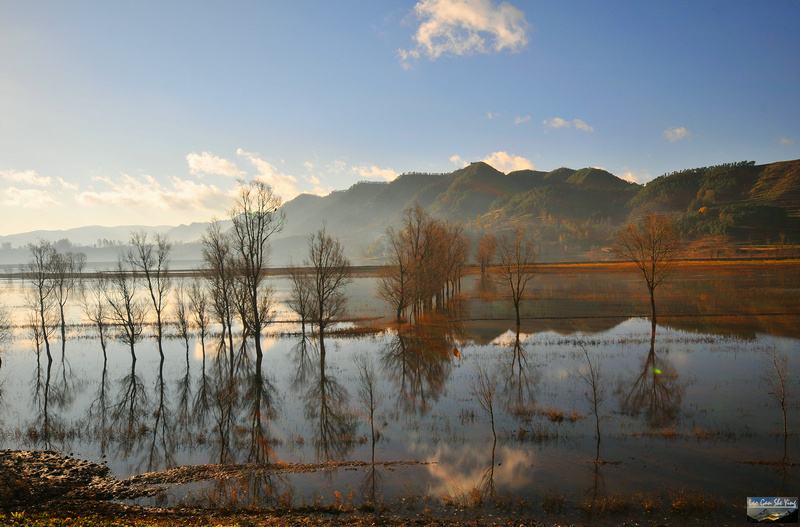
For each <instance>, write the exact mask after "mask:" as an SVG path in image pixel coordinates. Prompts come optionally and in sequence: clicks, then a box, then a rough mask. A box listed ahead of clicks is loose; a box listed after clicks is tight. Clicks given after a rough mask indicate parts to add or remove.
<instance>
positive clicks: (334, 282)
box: [25, 181, 678, 359]
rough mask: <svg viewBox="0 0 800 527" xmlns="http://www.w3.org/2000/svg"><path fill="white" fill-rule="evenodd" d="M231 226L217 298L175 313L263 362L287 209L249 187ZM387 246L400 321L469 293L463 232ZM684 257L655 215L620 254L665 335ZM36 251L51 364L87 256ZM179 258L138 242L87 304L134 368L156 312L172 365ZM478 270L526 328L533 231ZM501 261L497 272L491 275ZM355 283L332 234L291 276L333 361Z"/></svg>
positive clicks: (418, 233) (222, 238)
mask: <svg viewBox="0 0 800 527" xmlns="http://www.w3.org/2000/svg"><path fill="white" fill-rule="evenodd" d="M230 218H231V221H232V225H233V226H232V228H231V229H230V230H229V231H228V232H223V231H222V228H221V224H220V222H219V221H216V220H215V221H212V223H211V224H210V226H209V228H208V230H207V232H206V234H205V235H204V236H203V239H202V243H203V275H202V276H203V278H204V279H205V280H206V286H207V287H202V286H200V285H199V284H193V285H192V287H191V288H190V289H189V292H190V293H191V294H190V295H189V296H190V297H191V298H190V300H191V306H192V309H191V312H192V315H191V317H188V316H187V313H186V303H185V296H186V293H185V291H184V290H183V286H181V290H180V291H179V292H178V294H177V299H178V302H177V303H176V305H175V306H174V308H173V309H172V312H173V313H174V317H175V319H176V320H177V322H178V326H179V327H183V328H187V327H188V320H189V319H190V318H192V319H194V320H195V321H196V322H197V323H199V326H202V327H203V328H205V327H207V326H208V323H209V320H208V316H207V311H208V310H210V311H211V313H212V314H213V317H214V318H215V319H216V320H217V321H218V322H219V323H220V324H221V327H222V339H223V341H224V340H225V339H226V337H227V344H228V347H229V349H230V350H231V353H232V352H233V327H234V322H235V321H236V322H240V323H241V326H242V328H243V331H242V333H243V335H244V336H245V337H252V338H253V340H254V343H255V351H256V355H257V356H261V355H262V349H261V334H262V331H263V329H264V327H265V326H266V325H267V324H268V323H269V322H270V320H271V317H272V313H273V309H272V303H273V291H272V289H271V287H270V286H269V285H268V283H267V282H266V270H267V268H268V264H269V256H270V238H271V237H272V235H274V234H275V233H277V232H279V231H280V230H281V228H282V227H283V223H284V218H283V215H282V213H281V212H280V198H278V197H277V196H276V195H275V194H274V193H273V192H272V189H271V187H270V186H269V185H267V184H265V183H262V182H258V181H254V182H250V183H243V184H241V185H240V189H239V194H238V196H237V199H236V203H235V206H234V207H233V208H232V209H231V211H230ZM386 245H387V253H388V256H389V258H390V265H389V266H387V268H386V272H385V273H384V276H382V277H381V278H380V280H379V285H378V292H377V294H378V296H379V297H381V298H382V299H384V300H385V301H386V302H387V303H389V305H390V306H391V307H392V310H393V312H394V313H395V315H396V318H397V319H398V320H402V319H403V317H404V316H405V315H407V314H409V312H410V314H411V315H413V316H414V318H415V319H418V318H419V316H420V315H421V314H423V313H425V312H426V311H429V310H432V309H434V308H439V307H442V306H445V305H446V304H447V302H448V301H449V300H450V299H451V298H452V296H453V295H454V294H455V293H456V292H457V291H458V290H459V289H460V280H461V276H462V274H463V269H464V265H465V264H466V261H467V258H468V254H469V243H468V241H467V238H466V236H465V234H464V231H463V228H462V226H461V225H460V224H452V223H450V222H446V221H439V220H437V219H434V218H432V217H431V216H430V215H428V214H427V213H426V212H425V211H424V210H423V209H422V208H421V207H420V206H419V205H417V206H415V207H412V208H409V209H407V210H406V211H405V212H404V215H403V221H402V225H401V226H400V228H399V229H397V230H395V229H389V230H388V231H387V233H386ZM677 248H678V238H677V234H676V232H675V229H674V227H673V224H672V222H671V221H669V219H668V218H667V217H666V216H660V215H657V214H647V215H646V216H645V217H644V219H643V220H642V221H641V223H639V224H635V225H630V226H629V227H628V228H626V229H625V230H623V231H622V232H620V234H619V237H618V241H617V244H616V245H615V251H616V252H617V254H618V255H619V256H620V257H622V258H624V259H627V260H631V261H633V262H634V263H635V264H636V265H637V267H638V268H639V270H640V271H641V272H642V273H643V276H644V278H645V281H646V284H647V287H648V290H649V292H650V297H651V313H652V319H653V323H654V324H655V316H656V315H655V300H654V291H655V289H656V287H657V286H658V285H659V284H660V283H662V282H663V281H664V280H665V279H666V278H667V277H668V275H669V270H670V266H671V263H672V261H673V260H674V258H675V255H676V252H677ZM29 249H30V253H31V261H30V263H29V264H28V265H27V266H26V268H25V276H26V278H27V280H28V282H29V283H30V285H31V286H32V287H31V288H30V289H29V298H28V303H29V305H30V306H31V308H33V309H32V311H33V312H35V315H36V322H35V325H36V326H37V327H38V332H39V333H40V334H41V336H42V338H43V341H44V344H45V347H46V349H47V353H48V357H50V356H51V355H50V343H49V336H50V334H51V329H52V328H53V327H54V325H55V324H53V323H52V320H54V319H55V318H56V317H58V318H59V319H60V321H61V337H62V339H61V340H62V343H63V342H64V341H65V340H66V333H65V326H66V324H65V316H64V307H65V305H66V302H67V300H68V299H69V298H70V295H71V294H72V293H73V292H74V291H75V289H76V287H77V286H78V284H79V281H80V276H81V272H82V270H83V267H84V265H85V255H83V254H82V253H71V252H68V253H63V254H62V253H59V252H58V251H57V250H56V249H55V248H54V246H53V245H52V244H50V243H48V242H40V243H39V244H36V245H34V244H32V245H30V246H29ZM170 249H171V245H170V243H169V242H168V240H167V239H166V236H164V235H155V236H154V237H153V238H152V239H150V238H149V237H148V236H147V235H146V234H145V233H144V232H136V233H133V234H132V236H131V240H130V248H129V249H128V250H126V251H124V252H121V253H120V254H119V257H118V261H117V265H116V268H115V269H114V270H113V271H111V272H109V273H104V274H102V275H101V278H100V286H99V287H98V288H97V291H95V292H94V293H93V295H87V296H89V297H90V298H85V299H84V306H85V308H84V311H85V313H86V315H87V317H88V318H89V320H91V321H92V322H93V323H94V324H95V325H97V327H98V330H99V332H100V334H101V341H102V340H104V338H105V335H106V333H107V326H108V325H109V324H111V325H114V326H116V327H117V328H118V329H119V335H120V338H121V340H123V341H124V342H125V343H127V344H128V345H129V346H130V349H131V354H132V355H133V356H134V359H135V349H134V345H135V343H136V342H138V341H139V340H140V339H141V338H142V335H143V326H144V321H145V318H146V316H147V315H148V312H150V311H151V310H152V311H153V312H154V313H155V329H156V335H155V336H156V340H157V342H158V349H159V353H160V354H161V356H162V358H163V355H164V352H163V342H162V341H163V334H164V326H165V324H166V320H167V318H168V316H169V315H168V300H167V299H168V298H171V296H170V295H171V291H172V289H173V283H172V280H171V278H170V274H169V263H170V262H169V253H170ZM477 259H478V261H479V263H480V265H481V271H482V272H483V273H487V272H489V273H490V274H491V275H492V277H493V278H494V279H495V280H496V281H497V282H498V283H499V284H500V285H501V286H502V287H503V289H504V291H505V293H506V295H507V298H508V299H509V300H510V302H511V303H512V304H513V306H514V309H515V314H516V323H517V325H519V324H520V305H521V302H522V299H523V297H524V295H525V291H526V287H527V285H528V283H529V282H530V280H531V279H532V278H533V277H534V276H535V273H536V263H537V261H536V260H537V258H536V251H535V250H534V246H533V243H532V242H531V241H530V240H529V239H527V238H526V237H525V235H524V231H523V230H522V229H516V230H515V231H514V233H513V235H512V236H505V235H504V236H502V237H501V238H500V239H499V240H498V239H496V238H495V237H494V236H492V235H486V236H484V237H483V238H481V239H480V241H479V247H478V250H477ZM495 259H497V260H498V262H497V264H495V265H492V264H493V263H494V260H495ZM350 274H351V265H350V262H349V260H348V259H347V258H346V257H345V256H344V250H343V246H342V244H341V243H340V242H339V240H337V239H334V238H333V237H332V236H330V235H329V234H328V233H327V231H326V229H325V228H324V227H323V228H322V229H321V230H320V231H318V232H316V233H313V234H312V235H311V236H310V238H309V247H308V257H307V258H306V259H304V261H303V262H302V267H300V266H295V265H292V266H290V270H289V276H290V278H291V282H292V289H291V292H290V297H289V299H288V301H287V304H288V306H289V307H290V309H292V310H293V311H294V312H296V313H297V314H298V316H299V318H300V321H301V324H302V329H303V332H305V326H306V324H307V323H311V324H313V325H314V326H316V329H317V331H318V333H319V335H320V337H321V339H320V340H321V341H322V342H323V343H322V345H321V351H322V354H323V355H324V352H325V351H324V340H323V339H324V334H325V331H326V330H327V328H328V327H329V326H330V325H331V324H333V323H335V322H337V321H339V320H341V319H342V317H343V316H344V314H345V306H346V296H345V293H344V287H345V286H346V285H347V284H348V283H349V282H350V281H351V277H350ZM207 294H208V297H207V296H206V295H207ZM199 326H198V327H199ZM104 327H105V330H104ZM183 332H184V333H186V331H183Z"/></svg>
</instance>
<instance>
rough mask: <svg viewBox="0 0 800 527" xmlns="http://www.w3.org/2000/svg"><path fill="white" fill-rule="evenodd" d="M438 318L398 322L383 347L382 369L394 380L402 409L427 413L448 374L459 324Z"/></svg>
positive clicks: (439, 393) (439, 394) (438, 394)
mask: <svg viewBox="0 0 800 527" xmlns="http://www.w3.org/2000/svg"><path fill="white" fill-rule="evenodd" d="M423 320H425V317H423ZM428 320H429V321H430V320H431V318H430V317H428ZM438 322H439V323H419V324H417V325H415V326H411V327H404V326H397V327H396V330H395V332H394V333H393V334H392V335H391V336H390V340H389V343H388V344H387V345H386V347H385V348H384V349H383V351H382V355H381V364H382V366H383V370H384V371H385V372H386V374H387V376H388V377H389V378H390V379H391V381H392V382H394V383H395V384H396V390H395V392H396V393H397V394H398V399H397V404H398V406H400V407H401V408H402V410H403V411H404V412H415V411H416V412H419V413H420V414H425V413H427V411H428V409H429V407H430V405H431V404H433V403H435V402H436V401H438V400H439V397H441V395H442V391H443V390H444V386H445V383H446V381H447V379H448V377H449V376H450V370H451V368H452V360H453V357H454V352H453V350H454V349H455V350H456V352H457V348H456V346H455V343H456V341H455V338H454V335H455V333H456V330H457V327H458V326H457V325H455V324H452V323H449V324H448V323H447V321H446V319H442V318H441V317H439V320H438Z"/></svg>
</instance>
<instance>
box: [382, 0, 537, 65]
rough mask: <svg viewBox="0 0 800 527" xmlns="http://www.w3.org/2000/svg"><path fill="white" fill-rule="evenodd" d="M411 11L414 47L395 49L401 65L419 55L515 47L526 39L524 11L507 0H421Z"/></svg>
mask: <svg viewBox="0 0 800 527" xmlns="http://www.w3.org/2000/svg"><path fill="white" fill-rule="evenodd" d="M414 13H415V14H416V16H417V18H418V19H419V20H420V25H419V27H418V28H417V31H416V33H415V34H414V37H413V38H414V42H415V47H414V48H413V49H410V50H405V49H400V50H398V52H397V54H398V56H399V58H400V61H401V63H402V64H403V67H404V68H410V67H411V65H410V61H411V60H412V59H418V58H419V57H420V56H421V55H426V56H427V57H428V58H429V59H430V60H435V59H437V58H438V57H440V56H442V55H468V54H472V53H492V52H495V53H497V52H500V51H502V50H504V49H508V50H510V51H519V50H520V49H522V48H523V47H525V45H526V44H527V43H528V30H529V28H530V24H528V22H527V21H526V20H525V13H523V12H522V11H521V10H520V9H517V8H516V7H514V6H512V5H511V4H509V3H508V2H503V3H501V4H500V5H495V3H494V2H493V1H492V0H422V1H421V2H418V3H417V5H415V6H414Z"/></svg>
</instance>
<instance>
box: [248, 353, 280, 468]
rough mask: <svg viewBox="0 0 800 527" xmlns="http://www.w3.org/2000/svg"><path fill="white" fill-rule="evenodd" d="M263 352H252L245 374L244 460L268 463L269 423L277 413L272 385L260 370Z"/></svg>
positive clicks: (269, 446) (269, 445)
mask: <svg viewBox="0 0 800 527" xmlns="http://www.w3.org/2000/svg"><path fill="white" fill-rule="evenodd" d="M263 359H264V356H263V355H256V360H255V362H254V363H252V366H253V367H252V369H250V370H248V371H247V373H246V375H247V378H246V387H247V389H246V391H245V394H244V403H245V405H246V418H247V422H248V435H247V461H248V462H249V463H269V462H270V461H271V460H272V458H273V457H274V456H273V454H272V437H271V436H270V422H271V421H272V419H274V418H275V417H276V415H277V412H276V411H275V387H274V386H273V385H272V383H271V382H270V380H269V379H268V378H267V376H266V375H264V373H263V371H262V361H263Z"/></svg>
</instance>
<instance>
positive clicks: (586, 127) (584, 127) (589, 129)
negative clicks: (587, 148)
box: [572, 119, 594, 132]
mask: <svg viewBox="0 0 800 527" xmlns="http://www.w3.org/2000/svg"><path fill="white" fill-rule="evenodd" d="M572 124H574V125H575V128H577V129H578V130H583V131H584V132H594V128H593V127H591V126H589V125H588V124H586V123H585V122H584V121H581V120H580V119H575V120H573V121H572Z"/></svg>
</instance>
